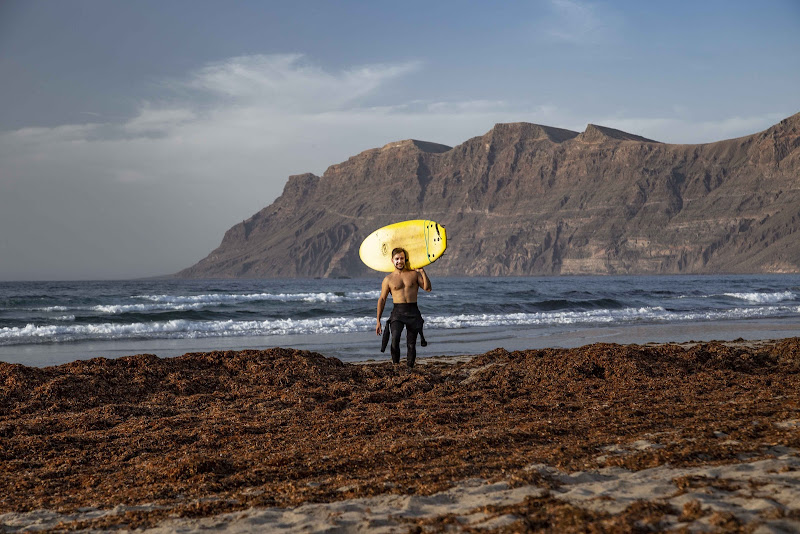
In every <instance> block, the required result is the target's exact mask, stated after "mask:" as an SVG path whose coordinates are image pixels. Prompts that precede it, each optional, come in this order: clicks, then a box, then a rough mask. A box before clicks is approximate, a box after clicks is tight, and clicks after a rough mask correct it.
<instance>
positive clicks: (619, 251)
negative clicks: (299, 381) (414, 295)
mask: <svg viewBox="0 0 800 534" xmlns="http://www.w3.org/2000/svg"><path fill="white" fill-rule="evenodd" d="M414 218H429V219H433V220H436V221H438V222H440V223H442V224H444V225H445V226H446V227H447V230H448V236H449V239H448V251H447V253H446V254H445V257H444V258H443V259H442V260H441V261H439V262H437V263H436V264H434V265H433V266H431V269H432V270H433V271H435V272H436V273H437V274H440V275H442V274H444V275H554V274H677V273H687V274H688V273H723V272H724V273H737V272H742V273H744V272H754V273H766V272H800V239H797V235H795V234H796V232H797V231H798V230H800V113H798V114H795V115H792V116H791V117H788V118H786V119H784V120H782V121H780V122H779V123H777V124H775V125H773V126H772V127H770V128H768V129H766V130H764V131H762V132H758V133H755V134H752V135H749V136H743V137H739V138H735V139H727V140H722V141H716V142H712V143H704V144H694V145H691V144H667V143H660V142H658V141H654V140H651V139H647V138H644V137H642V136H638V135H635V134H630V133H627V132H623V131H621V130H616V129H613V128H608V127H604V126H598V125H592V124H590V125H587V128H586V129H585V130H584V132H580V133H579V132H574V131H571V130H566V129H562V128H555V127H551V126H542V125H537V124H531V123H519V122H518V123H500V124H497V125H495V126H494V127H493V128H492V129H491V130H489V131H488V132H486V133H485V134H483V135H482V136H477V137H473V138H471V139H468V140H466V141H464V142H463V143H461V144H459V145H457V146H454V147H449V146H447V145H442V144H438V143H431V142H427V141H419V140H413V139H408V140H403V141H397V142H394V143H388V144H386V145H384V146H383V147H380V148H373V149H369V150H365V151H363V152H361V153H359V154H356V155H354V156H352V157H350V158H349V159H347V160H346V161H344V162H341V163H338V164H334V165H331V166H330V167H328V168H327V169H326V170H325V172H324V173H323V174H322V176H316V175H314V174H311V173H305V174H299V175H292V176H290V177H289V178H288V180H287V183H286V185H285V187H284V190H283V192H282V194H281V196H280V197H278V198H277V199H276V200H275V201H274V202H273V203H272V204H270V205H269V206H266V207H265V208H263V209H262V210H260V211H259V212H257V213H256V214H254V215H253V216H251V217H250V218H248V219H246V220H245V221H242V222H241V223H239V224H237V225H234V226H233V227H232V228H231V229H229V230H228V231H227V232H226V233H225V236H224V237H223V240H222V242H221V244H220V246H219V247H217V249H215V250H214V251H212V252H211V253H210V254H209V255H208V256H207V257H206V258H204V259H202V260H201V261H200V262H198V263H197V264H195V265H193V266H191V267H189V268H187V269H184V270H183V271H181V272H179V273H177V274H176V276H178V277H201V278H213V277H223V278H230V277H337V276H362V275H367V274H369V273H370V271H369V270H368V269H367V268H366V266H364V265H363V264H362V263H361V261H360V259H359V258H358V247H359V245H360V243H361V241H362V240H363V239H364V237H366V235H368V234H369V233H370V232H371V231H372V230H374V229H375V228H378V227H380V226H383V225H385V224H389V223H392V222H396V221H399V220H404V219H414ZM433 271H432V272H433Z"/></svg>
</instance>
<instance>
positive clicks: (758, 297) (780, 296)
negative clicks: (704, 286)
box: [723, 291, 797, 304]
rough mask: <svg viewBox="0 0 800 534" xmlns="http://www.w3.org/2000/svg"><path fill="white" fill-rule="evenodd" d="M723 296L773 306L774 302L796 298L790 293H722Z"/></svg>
mask: <svg viewBox="0 0 800 534" xmlns="http://www.w3.org/2000/svg"><path fill="white" fill-rule="evenodd" d="M723 295H724V296H726V297H732V298H735V299H739V300H744V301H747V302H752V303H755V304H774V303H776V302H784V301H787V300H795V299H796V298H797V295H796V294H795V293H793V292H792V291H778V292H775V293H757V292H749V293H723Z"/></svg>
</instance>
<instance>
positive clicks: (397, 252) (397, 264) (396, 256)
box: [392, 247, 408, 271]
mask: <svg viewBox="0 0 800 534" xmlns="http://www.w3.org/2000/svg"><path fill="white" fill-rule="evenodd" d="M407 263H408V252H406V251H405V249H403V248H399V247H398V248H396V249H394V250H392V264H394V268H395V269H397V270H398V271H404V270H405V269H406V264H407Z"/></svg>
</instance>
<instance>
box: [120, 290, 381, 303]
mask: <svg viewBox="0 0 800 534" xmlns="http://www.w3.org/2000/svg"><path fill="white" fill-rule="evenodd" d="M378 296H380V292H379V291H356V292H348V293H344V294H337V293H332V292H325V293H245V294H228V293H210V294H206V295H137V296H136V297H135V298H139V299H144V300H149V301H152V302H159V303H169V304H219V303H229V302H257V301H278V302H343V301H347V300H365V299H377V298H378Z"/></svg>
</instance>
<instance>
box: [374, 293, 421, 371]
mask: <svg viewBox="0 0 800 534" xmlns="http://www.w3.org/2000/svg"><path fill="white" fill-rule="evenodd" d="M424 322H425V321H424V320H423V319H422V314H421V313H420V311H419V308H418V307H417V303H416V302H409V303H403V304H395V305H394V306H393V307H392V313H391V315H389V319H388V320H387V321H386V329H385V330H384V332H383V342H382V344H381V352H383V351H384V350H386V345H387V343H388V341H389V332H390V331H391V333H392V348H391V353H392V362H394V363H400V334H401V333H402V332H403V327H405V328H406V349H407V353H406V354H407V363H408V366H409V367H414V362H415V361H416V359H417V334H419V335H420V336H421V337H422V346H423V347H424V346H426V345H427V344H428V343H427V342H426V341H425V336H424V335H422V325H423V323H424Z"/></svg>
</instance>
